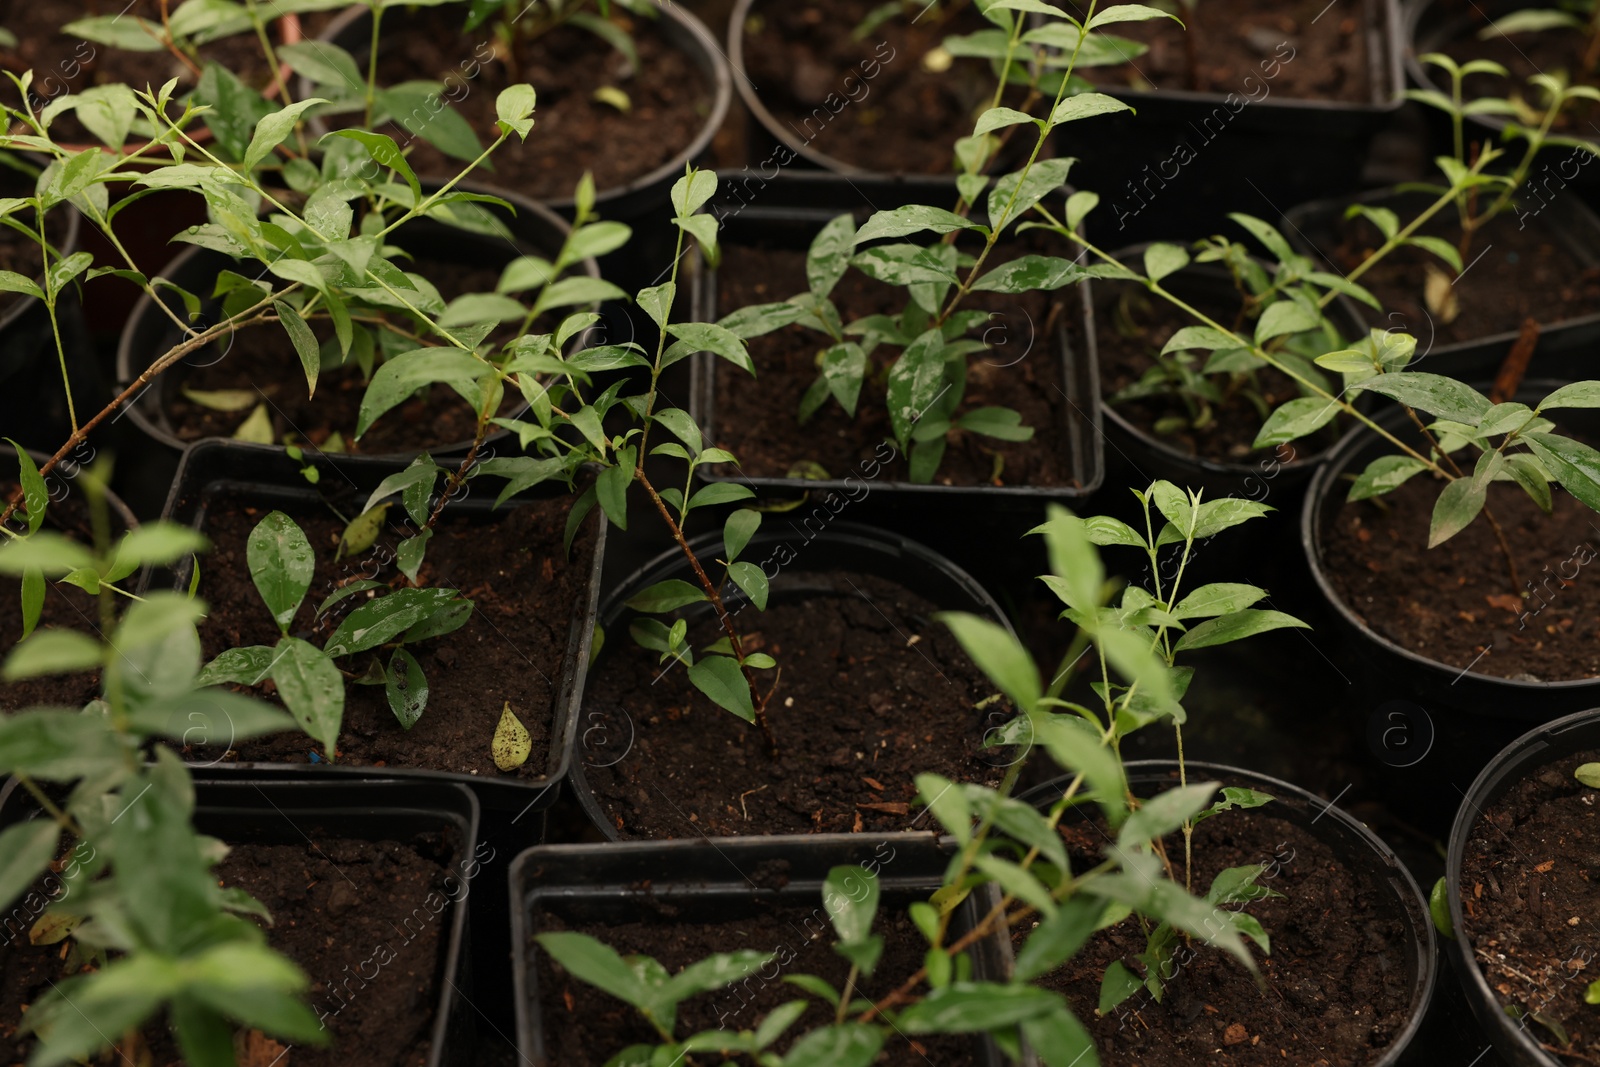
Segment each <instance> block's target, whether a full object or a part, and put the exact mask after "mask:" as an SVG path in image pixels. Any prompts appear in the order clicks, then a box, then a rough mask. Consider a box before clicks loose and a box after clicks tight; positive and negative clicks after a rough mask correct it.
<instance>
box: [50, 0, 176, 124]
mask: <svg viewBox="0 0 1600 1067" xmlns="http://www.w3.org/2000/svg"><path fill="white" fill-rule="evenodd" d="M61 32H62V33H64V34H67V35H68V36H70V37H81V38H83V39H84V40H86V41H93V42H94V43H95V44H103V45H108V46H110V47H112V48H120V49H122V50H124V51H127V52H162V51H165V50H166V47H167V46H166V44H165V43H164V42H165V40H166V34H165V33H164V32H163V31H162V28H161V24H160V23H157V22H151V21H150V20H149V19H146V18H139V17H138V16H135V15H129V14H127V13H126V12H122V13H120V14H116V15H98V16H95V17H93V18H84V19H76V20H74V21H72V22H69V23H67V24H66V25H65V26H62V27H61ZM118 147H121V146H120V145H119V146H118Z"/></svg>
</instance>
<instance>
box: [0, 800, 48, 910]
mask: <svg viewBox="0 0 1600 1067" xmlns="http://www.w3.org/2000/svg"><path fill="white" fill-rule="evenodd" d="M60 837H61V828H60V827H59V826H57V825H56V824H55V822H54V820H51V819H47V818H40V819H30V820H28V821H26V822H21V823H18V824H17V825H15V826H11V827H7V828H6V829H5V830H4V831H0V908H10V907H11V903H12V901H14V900H16V899H17V898H18V897H20V896H21V895H22V894H23V893H25V892H27V889H28V887H29V886H30V885H32V884H33V880H34V879H35V878H37V877H39V875H40V874H42V873H44V869H45V867H46V866H47V865H48V864H49V862H50V861H51V860H52V859H54V858H55V854H56V843H57V841H58V840H59V839H60Z"/></svg>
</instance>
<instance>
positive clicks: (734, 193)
mask: <svg viewBox="0 0 1600 1067" xmlns="http://www.w3.org/2000/svg"><path fill="white" fill-rule="evenodd" d="M718 177H719V180H720V182H721V184H720V186H719V190H718V195H717V199H715V200H713V201H712V205H711V208H710V210H711V212H712V213H713V214H714V215H715V216H716V217H717V218H718V219H719V220H720V222H721V225H722V233H721V236H720V240H721V242H722V243H723V244H724V245H748V246H764V247H773V248H783V249H790V250H794V251H800V252H804V251H805V250H806V249H807V248H808V247H809V246H810V244H811V241H812V239H813V238H815V237H816V235H817V233H818V231H819V230H821V228H822V227H823V226H824V225H826V224H827V223H828V222H829V221H831V220H832V219H834V218H836V217H838V216H839V215H842V214H845V213H846V212H854V213H855V214H856V215H857V219H858V222H864V221H865V220H866V219H867V217H869V216H870V215H871V214H872V213H873V212H875V211H880V210H890V209H893V208H896V207H901V206H905V205H909V204H931V205H936V206H937V205H945V204H948V205H950V206H952V207H953V206H954V205H955V203H956V200H957V193H956V187H955V182H954V180H953V179H947V178H926V177H914V176H910V177H908V176H900V177H893V178H876V179H874V178H850V177H844V176H840V175H834V174H822V173H793V174H784V175H781V176H777V177H774V178H771V179H766V178H760V177H756V178H753V179H752V178H751V177H749V176H747V175H745V174H742V173H739V174H735V173H733V172H723V173H721V174H719V175H718ZM753 183H759V184H758V185H755V186H754V187H752V186H753ZM1070 255H1071V253H1068V258H1070ZM692 289H693V301H694V315H695V318H696V319H698V320H700V321H703V322H715V321H717V320H718V319H719V318H720V317H721V316H720V315H719V314H718V309H717V273H716V272H715V271H708V270H703V269H702V270H698V271H696V272H695V273H694V275H693V277H692ZM784 295H786V294H777V293H775V294H773V298H774V299H781V298H782V297H783V296H784ZM1057 295H1058V298H1059V299H1060V301H1061V304H1062V307H1063V309H1064V310H1065V312H1066V314H1065V315H1062V316H1059V317H1058V318H1059V322H1058V324H1057V325H1056V326H1054V327H1053V328H1050V329H1049V332H1048V335H1047V336H1046V337H1044V338H1029V349H1031V348H1032V346H1033V345H1034V344H1035V343H1042V344H1045V345H1048V346H1049V348H1048V354H1049V355H1048V358H1050V359H1051V360H1053V361H1057V362H1058V363H1059V365H1060V373H1061V382H1062V389H1063V394H1062V395H1061V397H1060V399H1059V405H1058V413H1059V418H1060V419H1061V422H1062V424H1063V425H1065V427H1066V428H1067V434H1066V436H1067V438H1068V440H1069V442H1070V444H1069V452H1070V459H1071V464H1070V465H1071V469H1072V472H1073V483H1074V484H1071V485H1062V486H1031V485H1005V486H993V485H971V486H967V485H938V484H930V485H923V484H918V483H914V482H909V481H878V480H876V478H877V476H876V475H875V474H868V475H863V474H862V473H860V472H857V473H854V474H852V475H851V476H849V477H845V478H827V479H817V480H812V479H805V480H801V479H795V478H775V477H750V476H746V475H742V474H741V475H731V476H716V475H712V474H709V473H702V475H701V476H702V477H704V478H705V480H706V481H728V482H737V483H738V484H741V485H747V486H750V487H751V488H753V489H755V490H756V491H758V492H761V493H771V494H774V495H786V496H790V497H793V496H796V495H798V494H800V493H805V492H810V493H828V494H839V493H845V494H850V493H852V492H853V491H854V490H855V489H857V488H859V485H857V484H855V483H860V482H863V481H865V482H868V483H870V486H871V491H872V492H873V493H875V494H877V493H882V494H884V498H885V499H886V500H888V501H890V502H902V501H903V502H904V503H913V504H922V505H926V506H935V507H940V508H944V509H946V510H948V509H949V508H950V507H951V506H952V505H953V506H955V507H958V508H967V507H970V508H988V507H993V506H996V505H1000V506H1008V505H1009V506H1014V507H1017V508H1038V507H1040V506H1042V505H1043V504H1044V503H1045V502H1046V501H1050V500H1058V501H1066V500H1073V499H1079V498H1082V497H1086V496H1088V495H1089V494H1090V493H1092V492H1094V491H1095V490H1096V489H1098V488H1099V487H1100V484H1101V480H1102V478H1103V477H1104V462H1105V457H1104V454H1103V451H1102V444H1101V432H1100V406H1099V404H1098V402H1097V397H1098V394H1099V374H1098V369H1097V365H1096V363H1095V361H1094V359H1093V358H1090V357H1085V355H1084V354H1083V353H1081V352H1079V351H1078V350H1077V349H1076V347H1075V346H1074V344H1073V342H1072V340H1071V338H1070V336H1069V332H1068V328H1067V325H1066V321H1067V318H1068V317H1070V316H1075V315H1078V314H1080V313H1085V314H1086V313H1087V291H1086V290H1084V289H1081V288H1080V291H1079V292H1073V291H1072V290H1070V289H1068V290H1062V291H1061V292H1059V293H1058V294H1057ZM717 358H718V357H716V356H713V355H711V354H710V353H704V352H703V353H700V354H699V355H696V356H695V357H694V358H693V360H692V364H693V384H692V393H691V397H692V400H691V407H690V410H691V412H692V413H693V415H694V417H695V421H696V422H698V423H699V425H700V426H701V428H702V430H703V431H704V432H705V436H706V440H707V441H713V442H714V441H716V440H718V437H717V398H716V389H715V385H716V363H717ZM1020 358H1027V355H1026V352H1025V353H1024V355H1023V356H1022V357H1020ZM772 417H774V418H779V419H791V418H793V414H792V413H791V412H787V411H780V412H774V413H773V414H772ZM874 466H876V464H874ZM902 506H904V505H903V504H902Z"/></svg>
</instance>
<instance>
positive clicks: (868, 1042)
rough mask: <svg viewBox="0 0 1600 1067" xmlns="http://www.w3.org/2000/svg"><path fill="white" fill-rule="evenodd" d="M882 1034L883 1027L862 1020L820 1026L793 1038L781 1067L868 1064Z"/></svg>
mask: <svg viewBox="0 0 1600 1067" xmlns="http://www.w3.org/2000/svg"><path fill="white" fill-rule="evenodd" d="M795 977H799V976H795ZM884 1036H885V1031H884V1030H883V1029H881V1028H880V1027H876V1026H869V1025H868V1024H866V1023H838V1024H836V1025H833V1026H824V1027H822V1028H821V1029H818V1030H813V1031H811V1032H810V1033H808V1034H806V1035H805V1036H804V1037H802V1038H800V1040H798V1041H796V1042H795V1043H794V1046H793V1047H792V1048H790V1049H789V1054H788V1055H787V1056H785V1057H784V1058H783V1067H868V1065H869V1064H871V1063H872V1062H873V1061H875V1060H876V1059H877V1058H878V1051H879V1050H880V1049H882V1048H883V1042H884Z"/></svg>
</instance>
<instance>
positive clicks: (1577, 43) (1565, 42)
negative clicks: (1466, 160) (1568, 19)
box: [1418, 0, 1596, 155]
mask: <svg viewBox="0 0 1600 1067" xmlns="http://www.w3.org/2000/svg"><path fill="white" fill-rule="evenodd" d="M1522 6H1523V5H1521V4H1513V3H1502V4H1481V3H1477V2H1469V0H1439V2H1437V3H1435V4H1434V5H1433V9H1432V10H1433V11H1434V12H1440V13H1443V12H1449V13H1450V15H1451V16H1453V17H1456V18H1460V17H1463V16H1464V17H1465V19H1466V21H1465V23H1464V28H1465V30H1466V32H1465V34H1464V35H1463V36H1460V37H1453V38H1450V39H1447V40H1444V41H1440V42H1437V44H1435V45H1433V46H1432V47H1431V48H1430V49H1418V51H1425V50H1432V51H1439V52H1443V53H1445V54H1446V55H1448V56H1450V57H1451V58H1452V59H1454V60H1456V62H1458V63H1466V62H1469V61H1471V60H1474V59H1489V60H1493V61H1494V62H1496V63H1499V64H1500V65H1501V66H1502V67H1504V68H1506V70H1507V72H1509V74H1510V77H1509V78H1500V77H1496V76H1494V75H1491V74H1473V75H1470V76H1468V78H1467V79H1466V81H1465V82H1463V83H1462V87H1461V88H1462V95H1463V96H1465V97H1466V98H1467V99H1469V100H1471V99H1474V98H1477V97H1483V96H1498V97H1506V96H1509V95H1511V94H1513V93H1515V94H1517V95H1520V96H1522V97H1523V98H1524V99H1526V100H1527V101H1528V102H1529V103H1532V104H1536V105H1537V104H1541V103H1542V102H1543V97H1542V96H1541V95H1540V93H1539V91H1538V90H1537V89H1534V88H1532V87H1530V86H1529V85H1528V79H1529V78H1530V77H1532V76H1533V75H1535V74H1550V75H1555V76H1558V77H1559V76H1561V75H1565V76H1566V78H1567V80H1568V82H1569V83H1587V84H1589V85H1594V84H1596V77H1595V75H1596V71H1595V70H1593V69H1592V68H1591V69H1587V70H1586V69H1585V64H1584V50H1585V48H1586V46H1587V43H1588V42H1587V39H1586V36H1585V34H1584V33H1583V31H1581V30H1545V31H1541V32H1538V33H1513V34H1511V35H1509V36H1507V35H1505V34H1496V35H1494V36H1493V37H1491V38H1489V39H1488V40H1485V41H1480V40H1478V31H1479V30H1480V29H1482V28H1483V27H1485V26H1487V25H1489V23H1490V22H1492V21H1494V19H1496V18H1499V17H1501V16H1502V15H1505V14H1506V13H1508V12H1510V11H1514V10H1516V9H1517V8H1520V7H1522ZM1427 70H1428V76H1429V77H1430V78H1433V79H1443V86H1444V88H1445V92H1446V94H1447V95H1448V92H1449V88H1448V86H1449V76H1448V75H1447V74H1445V72H1443V71H1442V70H1440V69H1439V68H1437V67H1428V68H1427ZM1436 84H1437V81H1436ZM1595 115H1596V112H1595V105H1594V104H1592V103H1590V102H1589V101H1586V100H1577V101H1574V102H1573V104H1571V105H1569V107H1568V109H1567V110H1566V111H1565V112H1563V113H1562V116H1561V118H1560V119H1559V120H1557V122H1556V129H1557V130H1558V131H1559V130H1571V131H1572V132H1573V133H1574V134H1576V135H1577V136H1580V137H1585V138H1588V139H1590V140H1592V139H1593V138H1594V130H1593V127H1592V126H1591V125H1590V124H1591V123H1592V122H1593V121H1594V119H1595ZM1469 136H1470V135H1469ZM1566 151H1567V149H1555V150H1554V152H1553V153H1552V154H1553V155H1554V154H1564V153H1565V152H1566Z"/></svg>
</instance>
